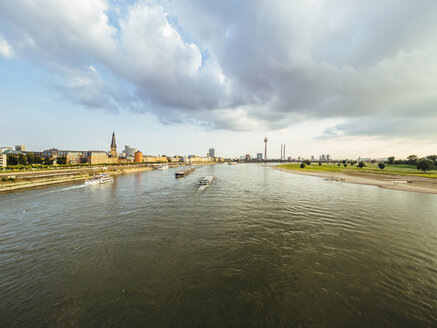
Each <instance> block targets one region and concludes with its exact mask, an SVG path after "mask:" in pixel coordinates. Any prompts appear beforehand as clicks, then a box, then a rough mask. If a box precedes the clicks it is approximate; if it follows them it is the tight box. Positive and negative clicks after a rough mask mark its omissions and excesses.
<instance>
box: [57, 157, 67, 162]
mask: <svg viewBox="0 0 437 328" xmlns="http://www.w3.org/2000/svg"><path fill="white" fill-rule="evenodd" d="M56 163H58V164H67V157H65V156H61V157H58V158H57V159H56Z"/></svg>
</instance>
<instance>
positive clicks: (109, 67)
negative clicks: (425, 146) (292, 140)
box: [0, 0, 437, 135]
mask: <svg viewBox="0 0 437 328" xmlns="http://www.w3.org/2000/svg"><path fill="white" fill-rule="evenodd" d="M121 5H122V2H117V1H106V0H96V1H87V0H77V1H67V0H65V1H60V0H45V1H42V0H41V1H25V0H17V1H13V2H8V3H6V1H3V2H0V55H3V56H5V57H9V58H11V57H12V58H14V57H17V58H21V59H24V60H28V61H30V62H32V63H34V64H35V65H37V66H39V67H42V68H44V69H46V70H47V71H48V72H49V73H51V74H52V76H54V79H55V80H56V83H55V85H56V88H57V90H58V91H59V92H60V93H61V94H62V95H63V96H64V97H66V98H67V99H69V100H70V101H72V102H74V103H77V104H81V105H83V106H85V107H88V108H103V109H106V110H109V111H117V110H133V111H148V112H152V113H154V114H156V115H157V116H158V117H159V118H160V119H161V121H163V122H165V123H174V122H181V121H184V122H190V123H194V124H202V125H205V126H208V127H210V128H213V129H230V130H254V129H261V128H263V129H280V128H284V127H287V126H290V125H292V124H294V123H295V122H298V121H302V120H306V119H318V118H320V119H325V118H339V119H342V120H346V123H344V124H342V125H338V126H335V127H333V128H332V129H330V130H327V131H326V133H327V134H331V135H332V134H335V133H343V134H350V135H357V134H365V135H375V134H378V133H379V132H378V131H380V130H381V129H383V130H384V131H387V133H385V134H390V135H397V134H415V129H413V128H408V126H409V125H408V123H407V122H409V120H411V118H412V117H414V121H415V122H416V123H415V124H414V125H410V126H417V127H419V126H422V130H421V132H423V131H424V130H427V132H426V133H428V134H437V132H434V131H435V128H434V127H433V126H432V124H421V123H420V122H422V121H426V120H428V122H429V121H434V110H435V108H436V105H437V92H436V88H435V81H437V40H436V39H437V2H436V1H434V0H422V1H407V0H387V1H384V2H381V1H376V0H371V1H365V2H364V1H358V0H347V1H346V0H334V1H288V0H282V1H275V2H268V1H262V0H259V1H249V0H243V1H231V0H224V1H205V0H191V1H183V2H180V1H174V2H165V1H164V2H161V1H156V2H153V1H138V2H136V3H134V4H132V5H129V6H124V7H122V6H121ZM382 118H383V119H382ZM381 120H383V123H384V126H382V123H381V122H380V121H381ZM402 126H404V127H405V128H399V127H402ZM334 131H335V133H334ZM424 133H425V132H424Z"/></svg>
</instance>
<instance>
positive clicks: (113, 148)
mask: <svg viewBox="0 0 437 328" xmlns="http://www.w3.org/2000/svg"><path fill="white" fill-rule="evenodd" d="M110 154H111V157H112V158H118V154H117V144H116V143H115V132H114V131H112V140H111V152H110Z"/></svg>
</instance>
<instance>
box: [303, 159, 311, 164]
mask: <svg viewBox="0 0 437 328" xmlns="http://www.w3.org/2000/svg"><path fill="white" fill-rule="evenodd" d="M302 163H303V164H306V165H311V161H310V160H309V159H306V160H304V161H302Z"/></svg>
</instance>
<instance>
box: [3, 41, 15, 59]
mask: <svg viewBox="0 0 437 328" xmlns="http://www.w3.org/2000/svg"><path fill="white" fill-rule="evenodd" d="M0 55H2V56H3V57H5V58H11V57H12V55H13V51H12V48H11V46H10V45H9V43H7V42H6V40H5V39H3V38H2V37H1V36H0Z"/></svg>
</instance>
